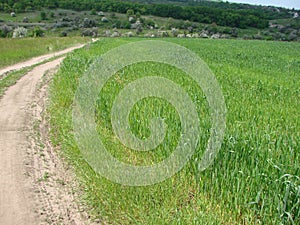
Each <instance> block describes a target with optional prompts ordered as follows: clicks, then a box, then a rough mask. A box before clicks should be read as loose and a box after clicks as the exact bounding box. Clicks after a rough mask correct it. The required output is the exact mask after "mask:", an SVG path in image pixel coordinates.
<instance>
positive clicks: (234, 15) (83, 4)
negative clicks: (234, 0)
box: [0, 0, 269, 29]
mask: <svg viewBox="0 0 300 225" xmlns="http://www.w3.org/2000/svg"><path fill="white" fill-rule="evenodd" d="M41 8H49V9H55V8H63V9H73V10H77V11H85V10H97V11H107V12H117V13H126V12H127V10H128V9H132V10H134V12H138V13H140V14H141V15H154V16H160V17H172V18H174V19H182V20H189V21H191V22H200V23H208V24H211V23H215V24H217V25H220V26H229V27H237V28H247V27H254V28H260V29H261V28H266V27H268V20H269V18H268V15H267V14H266V12H264V10H253V9H242V10H241V9H234V8H226V7H225V8H222V7H212V6H209V5H203V6H202V5H193V6H192V5H188V4H187V5H180V4H164V3H146V2H132V1H120V0H119V1H113V0H98V1H94V0H0V11H5V12H12V11H15V12H24V11H31V10H39V9H41Z"/></svg>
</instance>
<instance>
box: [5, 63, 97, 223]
mask: <svg viewBox="0 0 300 225" xmlns="http://www.w3.org/2000/svg"><path fill="white" fill-rule="evenodd" d="M62 60H63V58H59V59H56V60H54V61H51V62H48V63H45V64H43V65H40V66H37V67H35V68H34V69H33V70H32V71H31V72H29V73H28V74H27V75H25V76H24V77H22V78H21V79H20V80H19V81H18V82H17V83H16V84H15V85H14V86H12V87H10V88H9V89H8V90H7V91H6V93H5V95H4V96H3V98H2V99H1V100H0V177H1V179H0V224H5V225H10V224H12V225H15V224H16V225H17V224H24V225H27V224H28V225H34V224H92V223H91V221H90V220H89V218H88V215H87V214H86V213H85V208H84V206H83V205H82V204H80V203H79V202H78V201H77V200H78V195H79V194H80V191H79V190H80V189H79V186H78V184H77V183H76V181H75V179H74V173H73V172H72V170H71V169H70V168H68V166H67V165H65V164H64V163H63V161H62V160H61V158H60V157H59V156H58V154H57V152H56V151H55V150H54V149H53V148H52V146H51V144H50V142H49V140H48V137H47V135H48V131H49V127H48V123H47V116H46V114H45V107H46V104H47V87H48V82H49V80H50V79H51V74H53V72H54V71H55V70H56V68H57V67H58V66H59V64H60V63H61V61H62ZM46 71H48V72H47V73H46ZM44 74H45V75H44Z"/></svg>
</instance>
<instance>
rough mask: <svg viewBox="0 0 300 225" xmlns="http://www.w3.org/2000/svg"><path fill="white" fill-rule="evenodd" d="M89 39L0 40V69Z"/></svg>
mask: <svg viewBox="0 0 300 225" xmlns="http://www.w3.org/2000/svg"><path fill="white" fill-rule="evenodd" d="M89 40H90V38H83V37H64V38H58V37H52V38H22V39H18V38H14V39H12V38H0V52H1V53H0V68H1V67H5V66H9V65H12V64H15V63H18V62H22V61H25V60H27V59H30V58H32V57H35V56H40V55H43V54H47V53H53V52H56V51H58V50H63V49H65V48H68V47H71V46H74V45H76V44H81V43H87V42H88V41H89Z"/></svg>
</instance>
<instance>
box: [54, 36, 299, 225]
mask: <svg viewBox="0 0 300 225" xmlns="http://www.w3.org/2000/svg"><path fill="white" fill-rule="evenodd" d="M138 40H140V39H102V40H101V41H99V42H98V43H95V44H92V45H91V46H90V47H89V48H85V49H82V50H77V51H75V52H74V53H73V54H71V55H69V56H68V57H67V58H66V60H65V61H64V63H63V64H62V66H61V69H60V70H59V72H58V73H57V74H56V75H55V77H54V80H53V83H52V86H51V94H50V96H51V104H50V108H49V112H50V113H51V121H50V122H51V128H52V129H51V130H52V132H51V138H52V142H53V144H54V145H55V146H57V147H59V148H60V149H61V150H62V154H63V156H64V157H65V158H67V159H68V162H69V163H70V164H71V165H73V166H74V168H75V170H76V173H77V175H78V179H79V181H80V183H81V185H82V191H83V194H82V200H84V201H85V202H86V203H87V204H88V205H89V206H90V210H91V213H92V215H93V216H94V217H96V218H99V219H100V220H102V221H105V222H107V223H109V224H299V223H300V200H299V199H300V198H299V197H300V196H299V195H300V178H299V174H300V156H299V155H300V154H299V153H300V139H299V137H300V120H299V118H300V111H299V103H300V102H299V99H300V79H299V78H300V77H299V76H300V60H299V59H300V44H299V43H280V42H264V41H241V40H239V41H238V40H203V39H197V40H196V39H193V40H192V39H184V40H179V39H164V40H167V41H170V42H175V43H178V44H180V45H183V46H185V47H187V48H189V49H190V50H192V51H194V52H195V53H196V54H198V55H199V56H200V57H201V58H202V59H203V60H204V61H205V62H206V63H207V64H208V65H209V67H210V68H211V70H212V71H213V72H214V74H215V75H216V78H217V80H218V82H219V83H220V86H221V88H222V91H223V94H224V97H225V101H226V105H227V110H228V111H227V130H226V134H225V139H224V142H223V145H222V148H221V150H220V152H219V154H218V156H217V158H216V159H215V162H214V164H213V165H212V166H210V167H209V168H208V169H207V170H205V171H204V172H202V173H199V172H198V171H197V169H196V168H197V162H198V161H197V159H198V158H200V157H201V154H202V152H203V150H204V148H205V146H206V142H207V139H208V136H209V132H208V130H209V128H210V119H209V116H208V109H207V106H206V101H205V97H204V95H203V93H202V91H201V90H200V88H199V87H197V86H196V85H195V84H194V83H193V82H192V80H190V78H188V77H187V76H186V75H185V74H184V73H182V72H181V71H179V70H177V69H175V68H173V67H170V66H165V65H162V64H158V63H139V64H135V65H131V66H128V67H126V68H123V69H122V70H121V71H119V72H118V73H117V74H115V75H114V76H113V77H112V78H111V79H110V80H109V81H108V82H107V83H106V85H105V86H104V88H103V90H102V91H101V93H99V99H100V100H101V101H98V102H97V108H96V111H95V121H97V125H98V126H97V129H98V132H99V137H100V138H101V140H102V141H103V142H104V143H105V144H106V146H107V148H108V149H109V150H110V151H111V153H112V154H113V155H114V156H115V157H116V158H118V159H119V160H121V161H124V162H127V163H131V164H136V165H147V164H152V163H155V162H158V161H161V160H162V159H164V158H166V157H167V156H168V155H169V154H170V151H168V150H167V149H170V150H172V148H173V147H174V146H176V143H177V141H178V134H180V121H179V118H178V115H177V113H176V111H174V109H173V108H172V107H171V105H170V104H166V102H165V101H164V100H162V99H157V98H147V99H144V100H142V101H140V102H139V103H138V104H136V106H135V107H134V108H133V110H132V112H131V113H130V118H129V121H130V125H131V128H132V131H133V133H134V134H135V135H136V136H138V137H140V138H144V137H147V136H149V130H148V124H149V119H151V118H153V116H157V115H160V116H161V117H163V118H165V121H166V123H167V124H168V126H169V127H168V128H169V129H168V131H167V135H166V139H165V140H164V142H163V143H162V145H160V146H158V148H157V149H156V150H155V151H151V152H149V153H145V154H141V153H136V152H135V151H132V150H130V149H128V148H126V147H124V146H123V145H122V144H121V143H119V141H118V140H117V139H116V137H115V136H114V133H113V131H112V127H111V124H110V112H111V109H110V107H111V105H112V103H113V100H114V99H115V97H116V95H117V94H118V92H119V91H120V90H121V89H122V88H124V87H125V86H126V85H127V84H129V83H130V82H131V81H133V80H135V79H138V78H140V77H144V76H154V75H155V76H163V77H166V78H168V79H171V80H172V81H174V82H176V83H177V84H179V85H180V86H182V87H183V88H184V89H185V90H186V92H187V93H188V94H189V95H190V97H191V98H192V99H193V101H194V102H195V103H196V104H197V112H198V115H199V116H200V118H201V124H200V125H201V128H202V130H203V133H201V142H200V144H199V148H198V149H197V152H196V153H195V155H194V156H193V159H192V160H191V161H190V163H189V164H188V165H187V166H186V167H185V168H184V169H183V170H182V171H181V172H179V173H178V174H176V175H175V176H173V177H172V178H170V179H168V180H166V181H164V182H162V183H159V184H156V185H153V186H147V187H127V186H122V185H119V184H115V183H112V182H110V181H108V180H107V179H105V178H103V177H101V176H100V175H98V174H96V173H95V172H94V171H93V170H92V169H91V167H90V166H89V165H88V164H87V163H86V162H85V160H84V159H83V157H82V155H81V153H80V150H79V149H78V146H77V144H76V141H75V139H74V135H73V126H72V103H73V98H74V93H75V91H76V88H77V86H78V81H79V78H80V77H81V76H82V75H83V74H84V71H85V70H86V68H88V66H89V65H90V64H91V63H92V62H93V60H95V58H97V56H98V55H99V54H103V53H105V52H106V51H108V50H109V49H111V48H114V47H116V46H119V45H122V44H125V43H128V42H131V41H138ZM137 109H139V110H137Z"/></svg>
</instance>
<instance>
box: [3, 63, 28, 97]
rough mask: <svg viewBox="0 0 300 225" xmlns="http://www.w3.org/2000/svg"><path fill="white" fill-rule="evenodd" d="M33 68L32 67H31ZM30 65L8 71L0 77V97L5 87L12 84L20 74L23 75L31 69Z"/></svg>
mask: <svg viewBox="0 0 300 225" xmlns="http://www.w3.org/2000/svg"><path fill="white" fill-rule="evenodd" d="M32 68H33V67H32ZM32 68H31V67H27V68H24V69H21V70H18V71H15V72H11V73H9V74H8V75H7V76H6V77H4V78H3V79H0V99H1V98H2V96H3V95H4V92H5V91H6V89H7V88H8V87H10V86H12V85H14V84H15V83H16V82H17V81H18V80H19V79H20V78H21V77H22V76H24V75H25V74H26V73H28V72H29V71H30V69H32Z"/></svg>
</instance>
